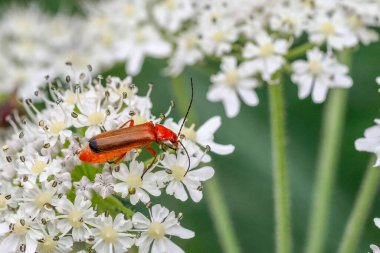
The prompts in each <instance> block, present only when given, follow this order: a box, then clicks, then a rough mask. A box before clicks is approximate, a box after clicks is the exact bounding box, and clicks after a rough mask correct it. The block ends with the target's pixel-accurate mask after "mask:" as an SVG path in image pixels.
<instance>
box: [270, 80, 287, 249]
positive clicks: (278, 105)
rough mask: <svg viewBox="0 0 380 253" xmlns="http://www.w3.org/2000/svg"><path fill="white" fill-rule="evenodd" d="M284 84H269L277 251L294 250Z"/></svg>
mask: <svg viewBox="0 0 380 253" xmlns="http://www.w3.org/2000/svg"><path fill="white" fill-rule="evenodd" d="M282 89H283V88H282V84H281V82H280V83H279V84H273V85H269V104H270V120H271V129H272V131H271V132H272V156H273V157H272V160H273V177H274V179H273V180H274V184H273V187H274V194H275V223H276V252H278V253H288V252H291V251H292V232H291V224H290V193H289V182H288V180H289V179H288V172H287V164H286V147H285V146H286V137H285V107H284V98H283V91H282Z"/></svg>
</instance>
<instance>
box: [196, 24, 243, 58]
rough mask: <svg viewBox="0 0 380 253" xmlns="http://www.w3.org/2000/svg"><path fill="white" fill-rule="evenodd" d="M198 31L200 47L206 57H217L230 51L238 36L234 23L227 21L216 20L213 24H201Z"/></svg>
mask: <svg viewBox="0 0 380 253" xmlns="http://www.w3.org/2000/svg"><path fill="white" fill-rule="evenodd" d="M199 30H200V31H201V34H202V37H201V40H200V46H201V48H202V49H203V51H204V52H205V53H206V54H208V55H212V54H215V55H216V56H219V57H220V56H222V55H223V54H224V53H227V52H230V51H231V49H232V43H233V42H234V41H235V40H236V39H237V36H238V33H237V30H236V29H235V28H234V23H233V22H232V21H231V20H228V19H223V20H218V21H215V23H209V22H205V23H203V24H202V23H201V25H200V27H199Z"/></svg>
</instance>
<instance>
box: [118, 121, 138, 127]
mask: <svg viewBox="0 0 380 253" xmlns="http://www.w3.org/2000/svg"><path fill="white" fill-rule="evenodd" d="M128 123H129V127H133V126H134V125H135V121H134V120H133V119H130V120H128V121H127V122H125V123H123V125H121V126H120V127H119V128H123V127H125V125H127V124H128Z"/></svg>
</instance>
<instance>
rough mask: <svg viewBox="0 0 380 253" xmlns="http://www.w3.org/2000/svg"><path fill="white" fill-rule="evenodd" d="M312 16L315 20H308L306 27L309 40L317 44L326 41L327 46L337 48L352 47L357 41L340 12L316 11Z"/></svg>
mask: <svg viewBox="0 0 380 253" xmlns="http://www.w3.org/2000/svg"><path fill="white" fill-rule="evenodd" d="M314 17H315V20H314V21H313V22H310V24H309V28H308V30H309V38H310V41H311V42H314V43H317V44H321V43H323V42H326V43H327V46H328V47H331V48H333V49H337V50H342V49H343V48H346V47H353V46H355V45H356V44H357V43H358V39H357V38H356V37H355V35H354V34H353V33H352V31H351V30H350V29H349V27H348V26H347V24H346V20H345V17H344V14H343V13H342V12H340V11H336V12H334V13H333V14H332V16H329V15H328V14H326V13H323V12H318V13H317V14H316V15H314Z"/></svg>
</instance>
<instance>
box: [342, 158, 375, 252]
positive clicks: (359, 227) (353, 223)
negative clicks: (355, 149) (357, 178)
mask: <svg viewBox="0 0 380 253" xmlns="http://www.w3.org/2000/svg"><path fill="white" fill-rule="evenodd" d="M375 159H376V158H375V157H374V156H373V157H372V158H371V159H370V161H369V164H368V168H367V171H366V174H365V176H364V178H363V181H362V183H361V186H360V190H359V193H358V196H357V198H356V201H355V205H354V208H353V210H352V212H351V215H350V218H349V220H348V223H347V226H346V230H345V231H344V234H343V238H342V241H341V244H340V247H339V251H338V252H339V253H353V252H356V249H357V247H358V244H359V239H360V236H361V234H362V232H363V229H364V225H365V223H366V221H367V219H368V215H369V212H370V210H371V207H372V204H373V202H374V200H375V197H376V193H377V189H378V187H379V183H380V168H378V167H376V168H375V167H373V164H374V162H375Z"/></svg>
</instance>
